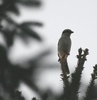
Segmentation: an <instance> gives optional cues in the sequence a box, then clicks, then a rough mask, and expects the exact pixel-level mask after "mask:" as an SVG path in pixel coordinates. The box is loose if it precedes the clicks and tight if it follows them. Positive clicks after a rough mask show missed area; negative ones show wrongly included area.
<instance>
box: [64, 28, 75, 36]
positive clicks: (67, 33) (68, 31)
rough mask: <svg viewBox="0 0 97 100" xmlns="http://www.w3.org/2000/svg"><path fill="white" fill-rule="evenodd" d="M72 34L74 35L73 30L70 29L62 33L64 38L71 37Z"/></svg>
mask: <svg viewBox="0 0 97 100" xmlns="http://www.w3.org/2000/svg"><path fill="white" fill-rule="evenodd" d="M72 33H74V32H73V31H72V30H70V29H65V30H64V31H63V32H62V36H64V35H67V36H70V35H71V34H72Z"/></svg>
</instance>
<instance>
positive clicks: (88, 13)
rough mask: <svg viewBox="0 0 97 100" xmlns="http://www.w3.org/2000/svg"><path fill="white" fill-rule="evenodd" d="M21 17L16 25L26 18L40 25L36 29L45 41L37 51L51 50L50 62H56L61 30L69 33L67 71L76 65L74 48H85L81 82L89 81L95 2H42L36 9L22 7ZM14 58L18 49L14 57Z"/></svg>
mask: <svg viewBox="0 0 97 100" xmlns="http://www.w3.org/2000/svg"><path fill="white" fill-rule="evenodd" d="M21 15H22V16H21V17H20V18H18V21H19V22H21V21H24V20H28V19H29V20H34V21H35V20H36V21H40V22H43V24H44V26H43V28H39V29H38V28H37V29H38V31H39V33H40V35H41V36H43V39H44V41H45V43H43V45H42V46H41V48H44V47H45V48H49V47H52V48H53V52H54V54H53V55H52V58H53V61H54V62H55V61H56V62H57V59H58V57H57V42H58V39H59V38H60V36H61V33H62V31H63V30H64V29H66V28H69V29H71V30H73V31H74V34H72V36H71V39H72V49H71V53H70V54H71V55H70V56H69V58H68V62H69V65H70V70H71V69H74V67H75V66H76V54H77V50H78V48H80V47H82V48H83V49H85V48H88V49H89V56H87V58H88V60H87V62H86V63H85V74H84V76H85V77H84V79H85V80H89V78H90V76H89V75H90V73H91V72H92V66H94V65H95V64H96V63H97V0H43V5H42V7H41V8H40V10H39V9H36V10H29V9H28V10H26V8H24V9H21ZM37 48H40V46H37ZM20 49H21V48H20ZM32 49H33V47H32ZM25 52H26V51H25ZM30 52H31V50H30ZM28 53H29V52H28ZM29 54H30V53H29ZM18 55H19V50H18V51H17V53H15V54H14V56H18ZM21 55H22V53H21ZM17 58H18V57H17ZM72 67H73V68H72Z"/></svg>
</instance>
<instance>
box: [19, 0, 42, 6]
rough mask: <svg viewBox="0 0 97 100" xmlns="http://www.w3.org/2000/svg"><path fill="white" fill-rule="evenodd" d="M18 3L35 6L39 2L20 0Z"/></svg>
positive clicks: (35, 0) (39, 3)
mask: <svg viewBox="0 0 97 100" xmlns="http://www.w3.org/2000/svg"><path fill="white" fill-rule="evenodd" d="M20 3H21V4H22V5H25V6H31V7H36V6H40V5H41V2H40V1H38V0H21V1H20Z"/></svg>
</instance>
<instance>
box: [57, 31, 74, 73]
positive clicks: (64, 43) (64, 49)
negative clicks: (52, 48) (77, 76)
mask: <svg viewBox="0 0 97 100" xmlns="http://www.w3.org/2000/svg"><path fill="white" fill-rule="evenodd" d="M71 33H73V31H72V30H70V29H65V30H64V31H63V32H62V35H61V38H60V39H59V41H58V56H59V60H58V61H60V63H61V62H65V65H64V67H65V72H66V73H67V74H69V73H70V71H69V68H68V64H67V57H68V55H69V54H70V49H71V39H70V35H71Z"/></svg>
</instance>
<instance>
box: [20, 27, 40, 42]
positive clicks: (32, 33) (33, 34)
mask: <svg viewBox="0 0 97 100" xmlns="http://www.w3.org/2000/svg"><path fill="white" fill-rule="evenodd" d="M20 28H21V29H22V30H23V31H24V33H23V34H25V35H27V36H30V37H33V38H35V39H37V40H39V41H41V37H40V36H39V35H38V34H37V32H35V31H34V30H31V29H30V28H29V27H27V26H26V27H24V26H20Z"/></svg>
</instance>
